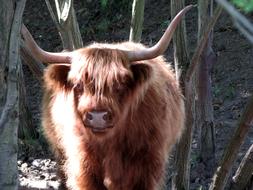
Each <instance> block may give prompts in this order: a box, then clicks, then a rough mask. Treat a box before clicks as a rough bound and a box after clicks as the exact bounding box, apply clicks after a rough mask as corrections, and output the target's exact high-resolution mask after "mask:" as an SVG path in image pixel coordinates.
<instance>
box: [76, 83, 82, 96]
mask: <svg viewBox="0 0 253 190" xmlns="http://www.w3.org/2000/svg"><path fill="white" fill-rule="evenodd" d="M74 91H75V93H77V94H82V93H83V83H82V82H79V83H77V84H76V85H75V87H74Z"/></svg>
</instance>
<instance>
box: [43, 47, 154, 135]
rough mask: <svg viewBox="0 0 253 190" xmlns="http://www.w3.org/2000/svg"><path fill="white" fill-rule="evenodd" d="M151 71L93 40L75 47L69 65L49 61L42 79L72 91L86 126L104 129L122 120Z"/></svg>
mask: <svg viewBox="0 0 253 190" xmlns="http://www.w3.org/2000/svg"><path fill="white" fill-rule="evenodd" d="M105 45H106V44H105ZM151 74H152V69H151V67H150V66H148V65H147V64H145V63H140V62H139V63H137V62H135V63H132V62H129V60H128V57H127V56H126V54H125V52H124V51H121V50H117V49H110V48H104V47H103V45H101V44H97V45H96V44H94V45H91V46H88V47H86V48H82V49H79V50H76V51H75V56H74V58H73V59H72V63H71V64H70V65H67V64H54V65H51V66H50V67H49V68H48V71H47V72H46V75H45V77H44V79H45V83H46V85H47V86H48V85H51V86H52V87H49V88H55V90H59V89H60V90H64V91H71V92H72V93H71V94H72V95H73V96H74V104H75V111H76V113H77V115H78V117H79V118H80V119H81V121H82V122H83V125H84V126H85V127H88V128H90V129H91V130H92V131H93V132H105V131H107V130H108V129H109V128H112V127H114V126H115V125H116V124H117V123H119V122H123V121H124V119H125V118H124V116H125V115H126V114H127V112H128V110H129V109H130V106H129V104H130V103H129V102H131V104H133V103H134V102H136V101H137V98H138V97H137V94H140V93H138V92H137V91H138V90H139V91H140V89H142V90H143V89H145V87H144V86H145V83H146V82H147V81H148V80H149V79H150V75H151ZM56 88H57V89H56Z"/></svg>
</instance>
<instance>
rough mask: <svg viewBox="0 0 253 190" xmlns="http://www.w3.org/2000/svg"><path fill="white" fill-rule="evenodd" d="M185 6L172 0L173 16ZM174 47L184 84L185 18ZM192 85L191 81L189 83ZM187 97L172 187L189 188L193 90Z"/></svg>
mask: <svg viewBox="0 0 253 190" xmlns="http://www.w3.org/2000/svg"><path fill="white" fill-rule="evenodd" d="M184 6H185V2H184V0H171V18H174V17H175V15H176V14H177V13H178V12H179V11H180V10H181V9H182V8H184ZM173 49H174V64H175V71H176V77H177V79H178V80H180V82H181V85H182V86H183V79H184V78H185V73H186V70H187V68H188V66H189V57H188V51H187V39H186V28H185V20H184V19H183V20H182V21H181V22H180V24H179V25H178V27H177V29H176V31H175V33H174V35H173ZM189 85H191V83H189ZM185 96H186V97H187V98H186V123H185V127H186V129H185V131H184V132H183V135H182V138H181V140H180V141H179V143H178V144H177V146H176V153H175V163H176V166H175V170H176V172H175V173H176V175H175V176H174V177H173V180H172V189H180V190H181V189H185V190H186V189H189V178H190V163H189V161H190V152H191V140H192V132H191V131H192V125H193V118H192V115H191V114H187V113H192V112H193V111H194V110H192V108H193V107H192V102H193V101H192V98H193V94H192V92H191V91H187V94H185Z"/></svg>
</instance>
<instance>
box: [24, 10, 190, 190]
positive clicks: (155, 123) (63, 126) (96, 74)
mask: <svg viewBox="0 0 253 190" xmlns="http://www.w3.org/2000/svg"><path fill="white" fill-rule="evenodd" d="M189 8H190V6H188V7H186V8H185V9H184V10H182V11H181V12H180V13H179V14H178V15H177V16H176V17H175V18H174V20H173V21H172V22H171V24H170V26H169V27H168V29H167V30H166V32H165V34H164V35H163V37H162V38H161V40H160V41H159V42H158V44H157V45H155V46H154V47H151V48H146V47H144V46H143V45H141V44H137V43H132V42H124V43H119V44H101V43H94V44H92V45H89V46H87V47H85V48H81V49H79V50H75V51H73V52H65V53H50V52H45V51H43V50H41V49H40V48H39V47H37V45H36V44H35V42H31V41H32V40H26V41H27V43H28V46H29V47H30V48H31V49H32V51H33V53H34V54H36V56H37V57H38V58H39V59H41V60H42V61H45V62H58V64H53V65H50V66H49V67H48V68H47V69H46V71H45V73H44V97H43V108H42V112H43V116H42V124H43V128H44V131H45V136H46V138H47V140H48V141H49V143H50V145H51V148H52V150H53V152H54V154H55V156H56V159H57V161H58V164H59V171H60V172H59V173H60V176H61V179H62V183H63V184H65V186H66V188H67V189H71V190H107V189H108V190H155V189H158V188H160V187H161V186H162V184H163V181H164V180H163V179H164V175H165V165H166V162H167V158H168V155H169V152H170V150H171V148H172V146H173V145H174V144H175V143H176V141H177V139H178V138H179V137H180V134H181V132H182V129H183V124H184V104H183V98H182V94H181V91H180V89H179V84H178V81H177V80H176V79H175V76H174V73H173V71H172V69H171V68H170V66H169V65H168V64H167V63H166V61H165V60H164V58H163V57H162V56H160V55H161V54H162V53H163V52H164V51H165V49H166V48H167V46H168V44H169V41H170V39H171V36H172V34H173V31H174V30H175V28H176V25H177V24H178V23H179V21H180V19H181V17H182V16H183V15H184V14H185V12H186V11H187V10H188V9H189ZM22 32H23V35H24V36H25V37H24V38H25V39H28V38H29V37H26V36H29V35H28V31H26V30H25V29H24V28H23V31H22ZM59 62H62V63H61V64H60V63H59ZM69 63H71V64H69Z"/></svg>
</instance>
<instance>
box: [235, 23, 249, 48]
mask: <svg viewBox="0 0 253 190" xmlns="http://www.w3.org/2000/svg"><path fill="white" fill-rule="evenodd" d="M235 26H236V27H237V28H238V29H239V30H240V31H241V33H242V34H243V35H244V36H245V37H246V38H247V39H248V40H249V41H250V42H251V43H253V35H252V34H250V33H249V31H248V30H247V29H246V28H244V27H243V26H242V25H241V23H240V22H238V21H236V20H235Z"/></svg>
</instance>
